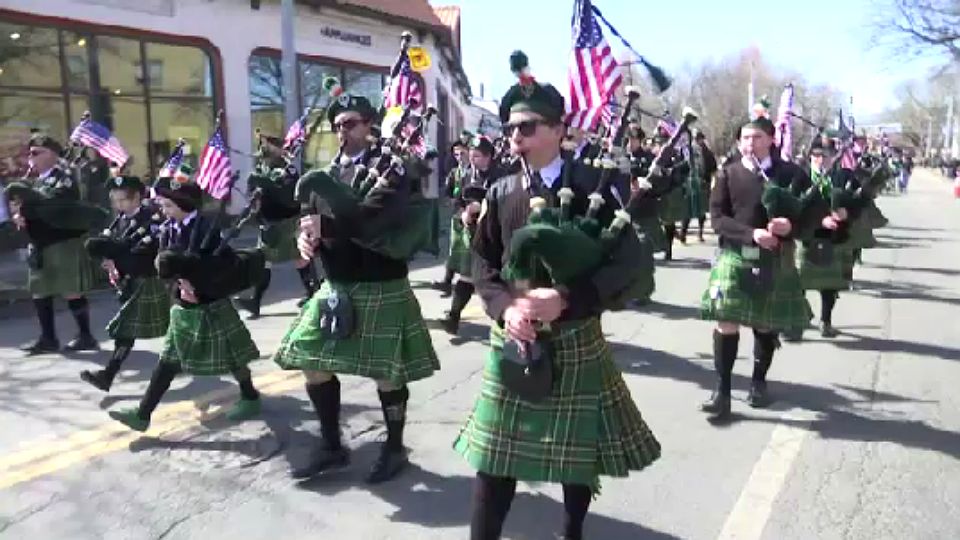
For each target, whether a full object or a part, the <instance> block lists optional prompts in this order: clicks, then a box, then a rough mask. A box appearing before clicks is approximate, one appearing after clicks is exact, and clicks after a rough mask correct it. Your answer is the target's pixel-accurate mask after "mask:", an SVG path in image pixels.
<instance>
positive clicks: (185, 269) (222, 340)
mask: <svg viewBox="0 0 960 540" xmlns="http://www.w3.org/2000/svg"><path fill="white" fill-rule="evenodd" d="M178 180H179V179H161V180H160V181H158V182H157V185H156V186H155V187H154V191H155V192H156V198H157V200H158V202H159V204H160V209H161V211H162V212H163V215H164V216H165V217H166V218H167V221H165V222H164V224H163V226H162V230H161V234H160V246H159V250H160V251H159V254H158V256H157V263H156V264H157V271H158V274H159V275H160V277H162V278H165V277H167V276H170V277H175V278H176V287H177V292H176V303H175V304H174V305H173V307H171V308H170V325H169V327H168V328H167V332H166V334H165V336H164V342H163V351H162V352H161V353H160V362H159V363H158V364H157V367H156V369H154V371H153V375H152V376H151V377H150V384H149V385H148V386H147V391H146V393H145V394H144V396H143V398H142V399H141V401H140V406H139V407H137V408H135V409H125V410H120V411H111V412H110V417H111V418H113V419H115V420H117V421H118V422H120V423H122V424H124V425H126V426H128V427H130V428H131V429H134V430H136V431H146V430H147V428H148V427H149V426H150V417H151V415H152V414H153V411H154V410H155V409H156V407H157V405H158V404H159V403H160V400H161V399H162V398H163V395H164V394H165V393H166V391H167V390H168V389H169V388H170V384H171V383H172V382H173V379H174V378H175V377H176V376H177V375H179V374H180V373H186V374H189V375H210V376H216V375H226V374H231V375H233V377H234V378H235V379H236V380H237V383H238V384H239V386H240V399H239V400H238V401H237V402H236V403H235V404H234V406H233V407H232V408H231V409H230V410H229V411H228V412H227V415H226V416H227V418H228V419H230V420H234V421H239V420H246V419H249V418H252V417H254V416H256V415H258V414H259V413H260V393H259V392H258V391H257V389H256V388H254V386H253V380H252V378H251V374H250V369H249V368H248V367H247V364H249V363H250V362H252V361H254V360H256V359H257V358H258V357H259V356H260V352H259V350H257V346H256V344H254V342H253V339H252V338H251V337H250V332H249V330H247V328H246V326H244V324H243V321H241V320H240V316H239V315H238V314H237V310H236V309H235V308H234V307H233V304H231V303H230V298H229V295H230V294H232V293H233V292H234V290H236V289H237V288H238V287H237V286H232V285H233V282H234V281H238V280H242V279H243V276H244V275H246V274H247V272H242V271H238V269H237V267H236V265H232V266H224V265H223V264H222V263H223V261H224V260H227V259H226V258H225V257H221V256H219V255H218V251H217V249H218V248H219V247H220V240H221V235H220V230H219V228H218V227H217V226H216V224H215V223H213V221H212V219H211V218H209V217H207V216H204V215H202V214H200V209H201V207H202V203H203V197H202V191H201V189H200V187H199V186H197V185H196V184H194V183H188V182H180V181H178ZM228 254H229V252H228ZM262 267H263V260H262V258H261V259H260V260H259V270H262ZM188 276H189V277H188ZM248 281H249V280H248ZM245 286H249V283H246V282H244V284H243V286H240V287H239V288H244V287H245Z"/></svg>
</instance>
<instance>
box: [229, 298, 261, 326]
mask: <svg viewBox="0 0 960 540" xmlns="http://www.w3.org/2000/svg"><path fill="white" fill-rule="evenodd" d="M233 303H234V305H235V306H237V309H242V310H244V311H246V312H247V313H249V315H247V320H248V321H255V320H257V319H259V318H260V303H259V302H257V301H255V300H254V299H253V298H234V299H233Z"/></svg>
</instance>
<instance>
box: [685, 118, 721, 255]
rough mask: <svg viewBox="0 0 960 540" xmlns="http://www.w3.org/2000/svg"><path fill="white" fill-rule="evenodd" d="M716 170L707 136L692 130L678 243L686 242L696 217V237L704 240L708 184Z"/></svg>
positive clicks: (707, 207) (708, 202)
mask: <svg viewBox="0 0 960 540" xmlns="http://www.w3.org/2000/svg"><path fill="white" fill-rule="evenodd" d="M716 172H717V158H716V156H714V154H713V151H712V150H710V148H709V147H708V146H707V137H706V135H704V134H703V132H702V131H700V130H699V129H694V130H693V143H692V144H691V145H690V174H688V175H687V185H686V192H685V196H686V199H687V215H686V217H685V218H684V219H683V222H682V223H681V225H680V243H681V244H686V243H687V232H688V231H689V230H690V220H691V219H693V218H697V227H698V229H697V239H698V240H700V242H703V241H704V238H703V227H704V224H705V223H706V222H707V212H709V211H710V186H711V183H712V182H713V175H714V174H716Z"/></svg>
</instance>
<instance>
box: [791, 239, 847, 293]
mask: <svg viewBox="0 0 960 540" xmlns="http://www.w3.org/2000/svg"><path fill="white" fill-rule="evenodd" d="M805 250H806V248H805V247H804V246H803V244H801V245H800V246H799V247H798V248H797V271H798V272H799V273H800V285H801V286H802V287H803V290H805V291H840V290H843V289H847V288H849V287H850V281H849V280H847V279H846V278H845V277H844V273H843V268H844V263H845V261H846V260H847V258H848V254H849V253H851V251H850V250H849V249H847V247H846V245H845V244H842V245H837V246H834V248H833V261H832V262H831V263H830V264H829V265H827V266H822V265H817V264H813V263H812V262H810V261H809V260H807V257H806V256H805Z"/></svg>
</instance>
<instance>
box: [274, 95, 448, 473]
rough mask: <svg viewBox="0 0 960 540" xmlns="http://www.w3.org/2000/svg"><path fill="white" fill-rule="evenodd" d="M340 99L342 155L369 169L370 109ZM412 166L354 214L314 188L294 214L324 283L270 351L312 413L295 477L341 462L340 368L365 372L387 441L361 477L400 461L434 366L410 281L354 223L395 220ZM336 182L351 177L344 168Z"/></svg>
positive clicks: (376, 230)
mask: <svg viewBox="0 0 960 540" xmlns="http://www.w3.org/2000/svg"><path fill="white" fill-rule="evenodd" d="M344 96H346V97H344ZM344 96H341V99H340V100H338V101H337V102H336V103H334V104H333V105H332V106H331V107H330V108H329V110H328V112H327V114H328V118H329V120H330V124H331V125H333V126H334V128H336V129H337V136H338V139H339V140H340V144H341V149H342V154H343V155H344V156H349V157H351V158H352V159H353V160H354V162H355V163H357V164H358V165H359V164H363V165H364V166H367V167H368V168H373V167H376V165H377V161H376V160H377V159H379V158H380V157H379V156H376V155H375V154H374V153H373V152H372V151H371V149H370V143H369V142H368V137H369V136H370V129H371V123H372V122H373V119H374V117H375V116H376V111H375V110H374V109H373V106H372V105H371V104H370V102H369V101H368V100H367V99H366V98H364V97H362V96H350V95H347V94H344ZM416 169H417V167H415V166H412V165H408V166H405V167H404V173H403V175H398V176H397V177H393V178H391V180H390V181H387V182H383V183H381V184H382V185H378V187H376V188H375V189H372V190H371V191H370V192H369V193H367V194H366V195H365V196H364V197H363V198H362V201H361V202H359V203H358V205H357V207H356V208H355V212H353V213H354V214H355V215H352V216H348V217H344V216H333V215H329V214H328V213H325V210H326V209H327V208H328V205H327V201H324V200H322V199H321V198H320V197H319V196H317V194H316V193H313V194H312V195H311V203H310V208H311V210H310V214H309V215H306V216H304V217H302V218H301V220H300V235H299V238H298V240H297V242H298V243H297V245H298V247H299V248H300V253H301V254H302V256H303V257H304V258H310V259H314V261H315V263H316V262H319V263H320V264H322V266H323V269H324V272H325V275H326V280H325V281H324V283H323V285H322V286H321V288H320V290H319V291H317V293H316V294H314V296H313V298H312V299H311V300H310V301H309V302H307V304H306V305H305V306H304V307H303V309H302V310H301V311H300V315H299V316H298V317H297V318H296V320H294V322H293V324H292V325H291V326H290V328H289V330H288V331H287V333H286V335H285V336H284V337H283V339H282V341H281V343H280V347H279V349H278V350H277V352H276V354H275V355H274V360H275V361H276V363H277V364H278V365H279V366H280V367H282V368H283V369H289V370H302V371H303V374H304V377H305V378H306V391H307V395H308V396H309V397H310V401H311V403H312V404H313V407H314V409H315V411H316V414H317V417H318V418H319V420H320V431H321V440H320V441H318V444H317V446H316V447H315V449H314V451H313V452H312V454H311V457H310V462H309V463H307V464H306V465H304V466H302V467H296V468H294V469H293V470H292V471H291V475H292V476H293V477H294V478H297V479H305V478H309V477H312V476H314V475H317V474H319V473H322V472H326V471H330V470H333V469H337V468H342V467H344V466H346V465H347V464H348V462H349V453H348V449H347V448H346V447H345V446H344V445H343V443H342V441H341V438H340V409H341V400H340V380H339V378H338V377H337V376H338V375H358V376H362V377H368V378H370V379H373V380H374V381H376V384H377V393H378V395H379V398H380V404H381V409H382V412H383V417H384V422H385V424H386V427H387V440H386V442H385V443H384V444H383V445H382V446H381V448H380V454H379V456H378V458H377V460H376V461H375V463H374V464H373V467H372V468H371V469H370V472H369V473H368V475H367V477H366V480H367V482H369V483H380V482H384V481H387V480H390V479H391V478H393V477H394V476H396V475H397V474H398V473H399V472H400V471H401V470H403V468H404V467H405V466H406V465H407V463H408V461H407V451H406V449H405V447H404V445H403V429H404V426H405V424H406V410H407V401H408V400H409V396H410V391H409V389H408V386H407V385H408V384H409V383H411V382H414V381H417V380H420V379H424V378H426V377H429V376H431V375H432V374H433V373H434V372H435V371H437V370H438V369H439V368H440V364H439V361H438V360H437V355H436V353H435V352H434V349H433V344H432V343H431V341H430V334H429V332H428V330H427V326H426V323H425V322H424V320H423V316H422V314H421V311H420V305H419V304H418V302H417V299H416V297H415V296H414V294H413V290H412V289H411V288H410V282H409V280H408V277H407V275H408V272H409V266H408V262H407V260H406V259H396V258H392V257H389V256H386V255H384V254H382V253H381V252H379V251H376V250H374V249H371V248H368V247H363V246H361V245H360V243H358V239H357V238H356V235H358V234H359V233H360V231H358V229H359V227H358V225H357V224H359V223H362V224H364V226H365V230H366V231H367V233H368V234H369V235H372V236H378V235H383V234H386V233H387V232H389V231H395V230H396V229H397V228H398V227H400V225H401V224H402V223H403V219H404V215H405V213H406V212H408V209H409V202H410V200H411V193H413V190H414V189H418V188H417V187H415V186H419V182H420V178H419V177H417V178H414V177H412V176H410V175H412V174H414V173H415V170H416ZM314 174H326V172H323V171H311V172H309V173H307V175H306V176H308V177H309V176H310V175H314ZM339 179H340V180H341V181H342V182H344V183H348V182H349V179H348V178H347V177H346V176H344V175H343V173H342V172H341V173H340V176H339ZM300 182H301V183H303V182H304V179H301V181H300ZM344 306H352V309H351V308H347V307H344ZM338 309H347V310H349V311H350V313H349V314H346V315H343V318H344V319H349V321H345V322H344V321H341V318H340V316H339V315H338V313H339V312H338V311H337V310H338ZM322 319H323V320H322ZM324 321H326V326H324V325H323V322H324ZM331 321H337V322H336V324H334V323H333V322H331Z"/></svg>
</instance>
